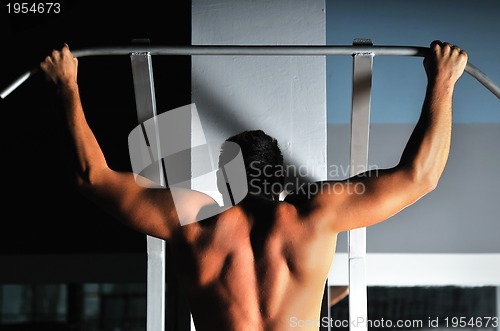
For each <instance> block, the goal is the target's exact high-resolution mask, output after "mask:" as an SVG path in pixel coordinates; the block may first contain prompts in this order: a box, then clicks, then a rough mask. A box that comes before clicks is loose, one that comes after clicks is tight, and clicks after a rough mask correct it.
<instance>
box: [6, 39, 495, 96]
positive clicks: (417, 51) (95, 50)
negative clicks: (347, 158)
mask: <svg viewBox="0 0 500 331" xmlns="http://www.w3.org/2000/svg"><path fill="white" fill-rule="evenodd" d="M428 52H429V48H428V47H417V46H355V45H354V46H351V45H346V46H344V45H333V46H327V45H306V46H290V45H277V46H260V45H245V46H240V45H238V46H233V45H231V46H225V45H215V46H202V45H192V46H150V45H143V46H141V45H130V46H121V47H115V46H113V47H92V48H85V49H79V50H78V49H77V50H72V53H73V55H74V56H75V57H78V58H80V57H87V56H107V55H129V54H131V53H150V54H151V55H253V56H259V55H263V56H265V55H267V56H268V55H274V56H338V55H344V56H345V55H351V56H352V55H356V54H372V55H374V56H420V57H424V56H425V55H426V54H427V53H428ZM37 71H38V68H35V69H32V70H29V71H27V72H26V73H24V74H23V75H22V76H20V77H19V78H18V79H16V80H15V81H14V82H13V83H12V84H10V85H9V86H7V87H6V88H5V89H4V90H2V91H1V92H0V97H1V98H2V99H5V97H7V96H8V95H9V94H10V93H11V92H12V91H14V90H15V89H16V88H17V87H19V86H20V85H21V84H22V83H24V82H25V81H26V80H27V79H28V78H30V77H31V76H32V75H34V74H35V73H36V72H37ZM465 72H467V73H468V74H470V75H471V76H473V77H474V78H476V79H477V80H478V81H479V82H480V83H481V84H482V85H484V86H485V87H486V88H487V89H488V90H490V91H491V92H492V93H493V94H494V95H496V96H497V97H498V98H499V99H500V86H498V85H497V84H496V83H495V82H494V81H493V80H491V79H490V78H489V77H488V76H487V75H486V74H485V73H484V72H482V71H481V70H479V68H477V67H476V66H474V65H473V64H472V63H470V62H469V63H467V66H466V67H465Z"/></svg>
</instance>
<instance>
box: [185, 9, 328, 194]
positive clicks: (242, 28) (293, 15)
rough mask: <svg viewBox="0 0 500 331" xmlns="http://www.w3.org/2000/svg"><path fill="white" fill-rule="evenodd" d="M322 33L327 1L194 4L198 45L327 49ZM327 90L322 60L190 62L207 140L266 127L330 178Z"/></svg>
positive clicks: (294, 155)
mask: <svg viewBox="0 0 500 331" xmlns="http://www.w3.org/2000/svg"><path fill="white" fill-rule="evenodd" d="M325 29H326V26H325V3H324V1H323V0H320V1H318V0H315V1H301V0H284V1H269V0H257V1H249V0H239V1H217V0H212V1H206V0H203V1H202V0H194V1H193V7H192V44H193V45H282V44H289V45H292V44H303V45H324V44H325V38H326V36H325ZM325 86H326V59H325V58H324V57H305V56H296V57H290V56H289V57H285V56H206V55H204V56H193V57H192V102H194V103H195V104H196V106H197V109H198V113H199V116H200V119H201V123H202V126H203V130H204V133H205V136H206V137H207V140H208V141H209V143H215V144H216V145H217V144H219V143H220V142H222V141H223V140H225V139H226V138H228V137H229V136H231V135H233V134H236V133H239V132H240V131H243V130H249V129H262V130H264V131H265V132H266V133H268V134H270V135H272V136H274V137H276V138H277V139H278V141H279V143H280V146H281V148H282V151H283V154H284V156H285V160H286V161H287V162H292V163H294V164H296V165H300V166H304V167H307V169H308V174H309V175H312V177H315V178H316V179H324V178H326V177H325V176H326V170H325V169H326V90H325ZM195 161H196V160H193V168H196V162H195ZM207 185H212V186H213V185H214V183H212V184H207ZM213 189H216V188H213ZM205 190H210V188H205Z"/></svg>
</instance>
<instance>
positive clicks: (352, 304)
mask: <svg viewBox="0 0 500 331" xmlns="http://www.w3.org/2000/svg"><path fill="white" fill-rule="evenodd" d="M354 43H357V44H360V43H362V44H366V43H371V41H370V40H355V41H354ZM373 56H374V54H373V53H360V54H354V58H353V85H352V109H351V155H350V159H351V160H350V175H351V176H356V175H358V174H359V173H362V172H364V171H366V170H367V167H368V139H369V131H370V96H371V83H372V67H373ZM348 246H349V247H348V252H349V253H348V254H349V320H350V322H351V323H350V324H349V330H351V331H353V330H356V331H365V330H368V327H367V320H368V317H367V316H368V308H367V286H366V264H365V259H366V228H359V229H354V230H351V231H349V232H348Z"/></svg>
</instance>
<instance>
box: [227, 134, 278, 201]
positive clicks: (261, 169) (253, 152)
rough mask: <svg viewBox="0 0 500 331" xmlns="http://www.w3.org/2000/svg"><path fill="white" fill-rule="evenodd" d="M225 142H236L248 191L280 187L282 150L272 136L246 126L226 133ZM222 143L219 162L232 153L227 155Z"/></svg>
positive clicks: (273, 191)
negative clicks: (246, 128) (243, 129)
mask: <svg viewBox="0 0 500 331" xmlns="http://www.w3.org/2000/svg"><path fill="white" fill-rule="evenodd" d="M226 142H233V143H236V144H238V145H239V146H240V149H241V154H242V156H243V160H244V163H245V170H246V175H247V181H248V185H249V187H248V190H249V192H251V193H256V194H263V195H276V194H279V193H280V192H281V191H282V190H283V188H284V181H285V172H284V171H285V169H284V164H283V154H282V153H281V149H280V148H279V145H278V141H277V140H276V138H274V137H271V136H269V135H268V134H266V133H265V132H264V131H263V130H247V131H243V132H241V133H239V134H237V135H234V136H232V137H229V138H228V139H226ZM224 147H225V143H223V144H222V148H221V154H220V157H219V166H221V165H223V164H226V163H227V162H228V161H230V160H231V159H232V158H233V157H234V156H233V155H228V153H227V149H225V148H224Z"/></svg>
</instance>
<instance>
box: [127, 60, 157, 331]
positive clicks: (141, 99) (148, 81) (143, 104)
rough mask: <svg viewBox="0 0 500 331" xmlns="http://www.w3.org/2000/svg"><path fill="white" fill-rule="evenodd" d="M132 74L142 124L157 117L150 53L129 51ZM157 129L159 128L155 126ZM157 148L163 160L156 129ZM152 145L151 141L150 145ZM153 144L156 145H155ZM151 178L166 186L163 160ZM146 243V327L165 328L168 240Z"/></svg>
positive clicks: (151, 239)
mask: <svg viewBox="0 0 500 331" xmlns="http://www.w3.org/2000/svg"><path fill="white" fill-rule="evenodd" d="M130 60H131V65H132V76H133V80H134V92H135V102H136V107H137V119H138V122H139V123H143V122H145V121H146V120H148V119H150V118H156V115H157V112H156V99H155V88H154V80H153V65H152V62H151V54H150V53H148V52H133V53H131V54H130ZM155 128H157V127H155ZM155 140H156V146H157V148H156V150H151V149H150V151H149V153H151V154H152V155H156V157H153V158H152V159H153V160H154V159H156V160H161V151H160V138H159V133H158V130H156V137H155ZM149 146H151V144H149ZM153 146H154V144H153ZM150 171H151V172H152V174H148V175H149V176H148V177H149V178H156V179H157V180H156V181H155V182H157V183H159V184H160V185H161V186H165V184H166V183H165V178H166V176H165V174H164V173H163V167H162V164H161V161H158V164H157V167H152V168H151V170H150ZM146 243H147V313H146V330H147V331H164V330H165V290H166V283H165V272H166V261H165V254H166V247H165V241H164V240H161V239H159V238H155V237H151V236H146Z"/></svg>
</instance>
